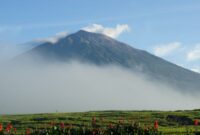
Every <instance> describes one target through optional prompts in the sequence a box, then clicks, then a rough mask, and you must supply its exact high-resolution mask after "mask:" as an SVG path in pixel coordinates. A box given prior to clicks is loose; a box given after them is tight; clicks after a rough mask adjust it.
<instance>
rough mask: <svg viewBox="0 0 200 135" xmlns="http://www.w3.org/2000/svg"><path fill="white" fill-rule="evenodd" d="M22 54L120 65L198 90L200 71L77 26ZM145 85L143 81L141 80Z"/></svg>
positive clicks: (169, 82)
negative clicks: (51, 41) (77, 29)
mask: <svg viewBox="0 0 200 135" xmlns="http://www.w3.org/2000/svg"><path fill="white" fill-rule="evenodd" d="M24 55H33V56H34V57H35V58H38V57H39V58H42V59H45V60H48V61H62V62H67V61H69V60H73V59H75V60H79V61H81V62H87V63H92V64H96V65H99V66H100V65H109V64H114V65H119V66H121V67H125V68H127V69H130V70H132V71H138V72H142V73H144V74H146V75H148V76H149V77H151V78H153V79H154V80H159V81H162V82H165V83H167V84H170V85H172V86H176V87H178V88H180V89H182V90H186V91H198V89H199V88H200V83H199V82H200V74H198V73H195V72H192V71H190V70H187V69H184V68H182V67H180V66H177V65H175V64H173V63H170V62H168V61H166V60H164V59H162V58H159V57H157V56H154V55H152V54H150V53H148V52H146V51H143V50H139V49H136V48H133V47H131V46H129V45H127V44H125V43H122V42H119V41H117V40H115V39H112V38H110V37H108V36H105V35H102V34H97V33H91V32H86V31H83V30H80V31H78V32H76V33H74V34H71V35H68V36H67V37H65V38H62V39H60V40H58V41H57V42H56V43H54V44H52V43H49V42H46V43H43V44H41V45H39V46H37V47H35V48H33V49H31V50H30V51H28V52H26V53H25V54H23V55H22V56H24ZM144 85H145V84H144Z"/></svg>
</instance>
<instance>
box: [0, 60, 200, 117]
mask: <svg viewBox="0 0 200 135" xmlns="http://www.w3.org/2000/svg"><path fill="white" fill-rule="evenodd" d="M44 65H45V64H44ZM44 65H32V64H30V65H21V66H16V65H15V66H9V67H8V66H6V67H1V68H0V74H1V76H0V92H1V94H0V108H1V109H0V114H4V113H6V114H7V113H11V114H13V113H43V112H55V111H56V110H57V111H58V112H75V111H90V110H177V109H193V108H198V107H200V105H199V101H200V98H199V97H193V96H191V95H185V94H183V93H179V92H178V91H176V90H175V89H174V88H171V87H170V86H168V85H164V84H161V83H159V82H152V81H150V80H149V79H147V77H146V76H145V75H143V74H139V73H133V72H130V71H128V70H126V69H123V68H120V67H117V66H114V65H110V66H105V67H97V66H94V65H90V64H83V63H79V62H71V63H68V64H61V63H60V64H59V63H56V64H51V65H45V66H44Z"/></svg>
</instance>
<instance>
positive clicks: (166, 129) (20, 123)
mask: <svg viewBox="0 0 200 135" xmlns="http://www.w3.org/2000/svg"><path fill="white" fill-rule="evenodd" d="M199 119H200V110H192V111H96V112H81V113H46V114H28V115H0V123H1V125H2V126H3V129H2V131H4V133H7V131H6V130H8V129H9V128H10V131H9V132H10V133H11V134H31V133H32V132H44V129H45V132H53V130H57V131H58V130H59V132H61V131H62V132H66V133H69V130H71V134H72V129H73V130H75V129H76V130H77V131H79V132H83V130H84V131H86V130H88V133H89V131H91V134H97V132H98V133H99V134H100V131H102V132H101V133H102V134H103V133H104V134H110V132H112V128H113V132H114V129H116V128H117V127H120V132H121V133H122V134H128V133H125V131H123V130H126V131H127V132H128V130H132V129H134V128H137V130H141V131H142V132H143V133H142V134H144V132H145V131H146V130H149V133H150V131H151V133H155V134H161V133H162V134H169V135H173V134H174V135H177V134H194V133H195V132H198V131H200V126H198V120H199ZM156 121H157V122H158V123H155V122H156ZM155 124H156V125H155ZM195 124H196V125H195ZM156 126H158V127H156ZM131 127H132V128H131ZM6 128H7V129H6ZM157 128H158V129H157ZM97 130H98V131H97ZM134 130H135V129H134ZM0 131H1V127H0ZM57 131H56V132H57ZM73 132H74V131H73ZM66 133H65V134H66ZM55 134H56V133H55ZM57 134H59V133H57ZM196 134H198V133H196Z"/></svg>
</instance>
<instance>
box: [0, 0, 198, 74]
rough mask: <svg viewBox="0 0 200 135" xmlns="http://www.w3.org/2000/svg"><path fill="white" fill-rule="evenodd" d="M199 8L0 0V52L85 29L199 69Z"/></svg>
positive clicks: (167, 0)
mask: <svg viewBox="0 0 200 135" xmlns="http://www.w3.org/2000/svg"><path fill="white" fill-rule="evenodd" d="M199 13H200V1H199V0H192V1H189V0H162V1H161V0H154V1H150V0H143V1H141V0H126V1H122V0H98V1H97V0H18V1H13V0H1V1H0V57H2V59H3V57H6V56H11V55H13V54H14V53H16V52H15V51H14V50H12V49H11V48H13V47H19V48H20V45H21V44H24V43H28V42H30V41H43V40H46V41H50V42H56V40H57V39H58V38H59V37H62V36H66V35H67V34H70V33H73V32H76V31H78V30H80V29H84V30H87V31H90V32H97V33H103V34H106V35H108V36H110V37H112V38H115V39H117V40H120V41H122V42H125V43H127V44H129V45H131V46H133V47H135V48H139V49H142V50H146V51H148V52H150V53H152V54H154V55H157V56H159V57H162V58H164V59H166V60H168V61H170V62H173V63H175V64H177V65H180V66H183V67H185V68H188V69H191V70H193V71H196V72H200V38H199V37H200V36H199V35H200V14H199ZM0 60H1V58H0Z"/></svg>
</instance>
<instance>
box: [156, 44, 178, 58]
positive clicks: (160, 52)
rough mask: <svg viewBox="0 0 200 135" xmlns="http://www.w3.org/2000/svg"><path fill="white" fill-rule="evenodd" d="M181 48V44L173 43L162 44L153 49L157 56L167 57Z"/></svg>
mask: <svg viewBox="0 0 200 135" xmlns="http://www.w3.org/2000/svg"><path fill="white" fill-rule="evenodd" d="M180 47H181V43H180V42H172V43H168V44H162V45H159V46H156V47H154V48H153V52H154V54H155V55H157V56H167V55H169V54H171V53H172V52H174V51H175V50H177V49H179V48H180Z"/></svg>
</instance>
